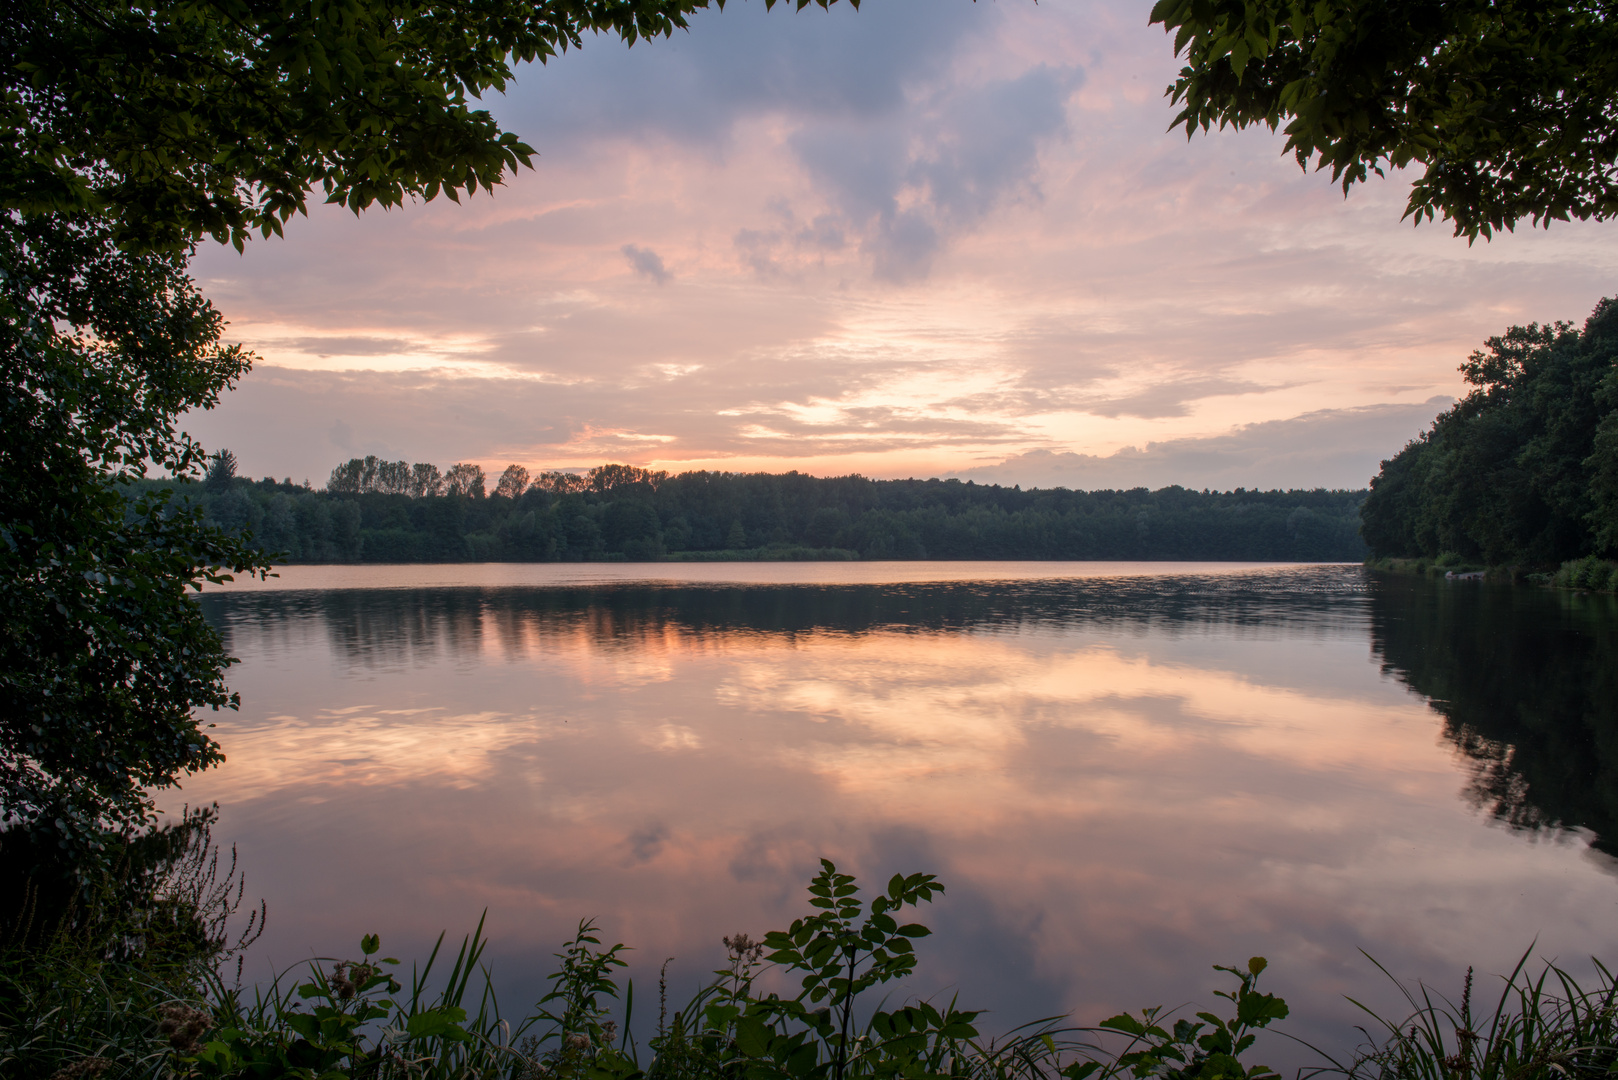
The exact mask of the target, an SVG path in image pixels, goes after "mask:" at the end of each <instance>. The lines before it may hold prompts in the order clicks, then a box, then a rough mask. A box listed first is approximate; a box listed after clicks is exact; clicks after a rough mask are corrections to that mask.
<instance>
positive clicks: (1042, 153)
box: [188, 0, 1618, 487]
mask: <svg viewBox="0 0 1618 1080" xmlns="http://www.w3.org/2000/svg"><path fill="white" fill-rule="evenodd" d="M1147 10H1148V9H1147V5H1146V4H1144V3H1132V2H1127V0H1110V2H1105V3H1094V4H1089V3H1087V4H1079V3H1073V2H1066V0H1049V2H1047V3H1044V4H1040V5H1038V6H1036V5H1034V4H1032V3H1029V2H1025V0H1004V2H1001V3H995V4H989V3H983V4H973V3H969V2H967V0H867V2H866V3H865V4H864V5H862V7H861V9H860V10H859V11H858V12H854V11H852V10H850V9H847V8H846V7H842V6H839V7H838V8H835V9H833V10H832V11H830V12H826V11H820V10H818V9H810V10H805V11H803V12H792V11H789V10H786V5H782V6H780V7H778V8H777V9H776V10H775V11H774V12H770V13H766V12H765V10H764V6H763V4H762V3H758V2H748V3H733V4H731V5H730V6H729V7H728V8H727V9H726V11H724V12H723V13H719V12H708V13H703V14H701V15H699V16H698V17H696V18H694V19H693V21H692V29H691V31H690V32H689V34H683V35H680V36H677V37H676V38H674V39H673V40H669V41H654V42H647V43H642V44H640V45H637V46H636V47H635V48H633V49H628V50H626V49H624V48H623V47H622V46H621V45H619V44H616V43H613V42H609V41H607V40H605V39H596V40H591V41H587V42H586V44H585V48H584V49H583V50H582V51H579V52H575V53H569V54H567V55H565V56H563V57H561V58H559V59H557V60H554V61H553V62H552V63H551V64H550V65H549V67H547V68H543V69H537V68H526V69H524V70H523V71H522V72H521V73H520V75H519V79H518V82H517V83H516V85H515V86H514V87H513V88H512V90H511V92H510V93H509V94H508V95H507V96H506V97H504V98H500V99H496V100H491V101H489V102H488V103H487V104H488V105H489V107H490V108H491V109H492V110H493V111H494V112H495V114H496V115H497V116H498V117H500V118H501V120H502V122H503V123H504V124H505V125H506V126H507V127H508V128H509V129H511V130H513V131H515V132H516V133H517V134H519V135H520V136H521V137H523V138H524V139H525V140H526V141H527V142H529V143H530V144H531V145H533V146H535V147H536V148H537V149H538V150H539V152H540V154H541V156H540V157H539V158H538V159H537V160H536V167H535V169H534V170H532V171H524V172H523V173H521V174H520V175H517V176H515V177H512V178H511V179H510V180H509V182H508V183H507V184H506V185H505V186H504V187H503V188H500V189H498V190H497V191H496V192H495V193H494V194H493V195H492V196H488V195H480V196H478V197H476V198H474V199H471V200H470V201H468V202H465V203H463V204H461V205H455V204H453V203H450V202H448V201H447V200H442V199H440V200H438V201H436V202H434V203H431V204H427V205H416V206H410V207H407V208H404V209H402V210H395V211H392V212H383V211H380V210H371V211H368V212H366V213H364V214H363V215H361V216H360V217H358V218H355V217H354V216H353V215H351V214H349V213H348V212H347V211H343V210H340V209H337V208H332V207H317V208H315V209H313V210H312V212H311V214H310V216H309V218H308V219H307V220H304V219H299V220H295V221H293V222H291V223H289V225H288V228H287V235H286V238H285V239H271V240H264V241H257V242H255V243H253V244H251V245H249V247H248V249H247V252H246V254H245V255H237V254H236V253H235V252H234V251H232V250H229V249H224V248H218V247H207V248H204V249H202V250H200V251H199V253H198V255H197V257H196V259H195V262H194V272H195V273H196V275H197V277H198V279H199V281H200V282H201V284H202V287H203V288H204V290H205V291H206V293H207V294H208V295H209V296H210V297H211V298H212V299H213V300H214V301H215V303H216V304H217V305H218V306H219V307H220V309H221V310H222V311H223V313H224V314H225V316H226V317H227V318H228V319H229V320H230V322H231V327H230V331H229V333H230V334H231V335H232V336H233V337H234V338H236V339H239V340H241V341H242V342H243V343H244V344H246V345H247V346H248V347H249V348H251V349H253V350H254V351H255V352H256V353H257V354H258V355H259V357H260V362H259V363H258V364H257V365H256V367H255V370H254V371H253V372H252V373H251V374H250V375H249V376H248V377H247V378H246V379H245V380H244V382H243V384H242V385H241V387H240V388H239V389H237V390H236V391H234V392H233V393H231V394H230V395H227V397H226V399H225V401H224V403H223V404H222V405H221V406H220V407H219V408H218V409H217V410H215V411H214V412H212V413H208V414H201V415H195V416H193V417H191V418H190V419H189V425H188V426H189V428H190V430H191V431H192V432H193V434H195V435H197V436H198V437H199V438H201V439H202V441H203V442H204V443H205V444H206V445H207V446H208V447H209V448H210V449H212V448H216V447H221V446H228V447H229V448H231V449H233V450H234V451H235V452H236V453H237V455H238V457H239V458H240V460H241V463H242V470H243V472H244V473H246V474H250V475H253V476H261V475H270V474H273V475H275V476H278V477H279V476H292V477H293V478H294V479H300V480H301V479H303V478H305V477H308V478H309V479H310V480H312V481H313V482H314V483H315V484H316V485H317V486H318V485H320V484H321V483H323V482H324V478H325V476H326V474H327V472H328V471H329V470H330V469H331V467H332V466H333V465H335V464H337V463H338V462H340V461H342V460H346V459H347V458H349V457H353V456H362V455H365V454H377V455H379V456H381V457H384V458H388V459H398V458H402V459H405V460H409V461H431V462H435V463H439V464H441V465H442V464H447V463H450V462H453V461H471V462H476V463H479V464H482V465H483V466H484V468H485V469H486V470H487V471H490V472H491V473H497V472H498V471H499V470H500V469H502V468H503V467H504V466H505V465H506V464H507V463H517V464H521V465H524V466H526V467H527V468H529V469H530V470H531V471H538V470H542V469H556V468H564V469H578V468H588V467H590V466H594V465H597V464H601V463H602V462H605V461H618V462H624V463H630V464H637V465H643V466H647V467H651V468H659V469H667V470H670V471H680V470H684V469H688V468H709V469H725V470H733V471H751V470H767V471H785V470H788V469H798V470H800V471H805V472H810V473H814V474H816V475H832V474H841V473H848V472H859V473H863V474H865V475H870V476H878V477H890V476H900V477H902V476H917V477H925V476H950V475H955V476H963V477H969V478H970V477H975V478H977V479H979V480H982V481H992V482H1002V483H1008V484H1009V483H1022V484H1023V485H1025V486H1027V485H1030V484H1039V485H1041V486H1049V485H1053V484H1064V485H1066V486H1071V487H1113V486H1136V485H1138V484H1144V485H1146V486H1162V485H1164V484H1168V483H1176V482H1177V483H1183V484H1185V485H1187V486H1191V487H1205V486H1213V487H1235V486H1248V487H1272V486H1304V487H1314V486H1330V487H1336V486H1359V485H1361V484H1363V483H1364V482H1365V481H1366V479H1368V478H1369V476H1370V475H1371V473H1373V472H1374V471H1375V468H1376V463H1377V461H1378V460H1379V459H1380V458H1382V457H1386V456H1389V455H1391V454H1392V453H1393V452H1395V451H1397V450H1398V449H1399V447H1400V446H1402V445H1403V443H1404V442H1405V441H1406V440H1408V439H1409V438H1411V437H1413V436H1414V435H1416V434H1417V433H1418V432H1419V431H1420V430H1422V429H1423V427H1424V426H1425V425H1426V424H1427V422H1429V421H1430V420H1431V419H1432V417H1433V416H1434V415H1436V414H1437V413H1438V412H1439V411H1440V410H1441V409H1443V408H1444V407H1445V406H1446V405H1447V404H1448V402H1449V401H1450V400H1451V399H1453V398H1454V397H1455V396H1458V395H1459V394H1460V393H1462V392H1463V391H1464V387H1463V385H1462V383H1461V381H1460V377H1459V375H1458V373H1457V371H1456V367H1457V365H1458V364H1459V363H1460V362H1461V360H1463V359H1464V358H1465V357H1466V355H1467V354H1468V353H1469V352H1470V351H1471V350H1472V349H1475V348H1477V347H1479V346H1480V345H1481V344H1482V342H1483V340H1484V338H1486V337H1488V336H1490V335H1493V334H1498V333H1501V332H1502V331H1504V330H1505V328H1506V327H1507V326H1509V325H1511V324H1513V323H1525V322H1529V321H1541V322H1544V321H1550V320H1555V319H1568V320H1572V321H1575V322H1578V321H1582V319H1583V318H1584V317H1585V316H1586V315H1588V313H1589V311H1590V310H1591V308H1592V307H1593V306H1594V305H1595V303H1596V301H1597V300H1598V299H1600V298H1601V297H1602V296H1603V295H1606V294H1608V293H1612V292H1618V289H1615V288H1614V287H1613V286H1612V284H1611V282H1612V281H1613V280H1615V275H1614V273H1613V270H1614V264H1615V262H1618V259H1615V256H1614V253H1613V248H1612V245H1611V244H1610V243H1607V242H1606V241H1607V239H1608V237H1609V235H1610V229H1611V226H1610V225H1589V224H1565V223H1558V224H1556V225H1555V226H1554V227H1553V228H1551V229H1550V230H1548V231H1545V230H1532V229H1527V228H1525V229H1523V230H1522V231H1520V232H1519V233H1516V234H1510V235H1506V236H1503V237H1500V238H1497V239H1495V240H1494V241H1493V242H1490V243H1479V244H1477V245H1474V246H1470V247H1469V246H1468V245H1467V244H1466V243H1465V241H1463V240H1458V239H1455V238H1454V237H1452V236H1451V235H1450V230H1449V228H1448V227H1447V226H1446V225H1444V224H1443V223H1430V224H1427V225H1423V226H1421V227H1419V228H1412V227H1411V225H1410V224H1409V223H1408V222H1402V221H1401V220H1400V215H1401V214H1402V212H1403V206H1404V199H1405V195H1406V192H1407V189H1408V181H1407V180H1406V179H1405V178H1403V177H1399V176H1394V177H1390V178H1388V179H1385V180H1376V181H1373V182H1372V183H1370V184H1367V185H1364V186H1362V187H1359V188H1356V189H1355V190H1354V191H1353V192H1352V193H1351V194H1350V195H1349V196H1348V197H1347V198H1346V199H1345V198H1344V196H1343V194H1342V192H1341V191H1340V190H1339V189H1338V188H1337V187H1336V186H1335V185H1334V184H1332V182H1331V181H1330V178H1329V176H1327V175H1325V174H1316V173H1308V174H1305V173H1303V172H1301V171H1300V170H1299V169H1298V167H1297V165H1296V163H1295V162H1293V161H1292V160H1291V159H1290V158H1289V157H1283V156H1282V155H1281V144H1282V139H1281V137H1280V136H1278V135H1272V134H1269V133H1266V132H1256V131H1249V132H1244V133H1231V132H1225V133H1213V134H1209V135H1199V136H1198V137H1196V138H1194V139H1192V140H1190V141H1189V142H1187V140H1186V139H1185V137H1184V135H1183V134H1180V133H1174V132H1170V131H1168V130H1167V129H1168V127H1169V124H1170V122H1171V120H1172V118H1173V114H1174V110H1173V107H1172V105H1171V104H1170V103H1169V102H1168V101H1167V99H1166V98H1164V97H1163V94H1162V91H1163V88H1164V87H1165V86H1166V85H1167V84H1168V83H1169V82H1170V81H1171V80H1172V78H1173V75H1174V72H1175V71H1176V70H1177V67H1178V63H1177V61H1176V59H1175V57H1174V56H1173V55H1172V53H1171V45H1170V43H1169V41H1168V40H1167V39H1166V38H1165V36H1164V35H1163V34H1162V32H1161V31H1160V30H1158V29H1156V28H1153V27H1150V26H1148V25H1147Z"/></svg>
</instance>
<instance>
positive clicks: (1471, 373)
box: [1362, 300, 1618, 565]
mask: <svg viewBox="0 0 1618 1080" xmlns="http://www.w3.org/2000/svg"><path fill="white" fill-rule="evenodd" d="M1461 372H1462V374H1464V375H1465V377H1466V381H1467V382H1469V383H1471V384H1472V386H1473V388H1474V389H1473V390H1472V392H1471V393H1469V394H1468V395H1467V396H1466V397H1465V398H1463V399H1461V400H1460V401H1458V402H1456V404H1455V406H1454V407H1453V408H1451V409H1450V410H1449V411H1447V412H1445V413H1444V414H1443V415H1442V416H1440V417H1439V418H1438V419H1437V420H1435V421H1434V422H1433V426H1432V429H1431V430H1430V431H1428V432H1426V433H1425V434H1423V435H1422V436H1421V437H1420V438H1418V439H1415V440H1414V441H1412V442H1411V443H1410V444H1409V445H1408V446H1406V447H1405V448H1404V450H1402V451H1401V452H1400V453H1399V454H1397V455H1396V456H1394V457H1393V458H1391V459H1389V460H1387V461H1384V462H1383V463H1382V471H1381V472H1380V473H1379V474H1378V475H1377V476H1376V477H1375V478H1374V479H1373V480H1372V481H1371V495H1370V497H1369V498H1368V499H1366V501H1365V506H1364V508H1363V510H1362V515H1363V518H1364V525H1363V534H1364V536H1365V542H1366V543H1367V544H1368V545H1369V546H1370V548H1371V551H1372V553H1373V554H1374V555H1378V556H1427V557H1429V558H1436V557H1439V556H1442V555H1445V554H1451V555H1456V556H1459V557H1460V558H1462V559H1466V560H1470V561H1481V562H1486V563H1490V564H1494V565H1503V564H1508V563H1509V564H1522V565H1535V564H1542V565H1554V564H1556V563H1558V562H1561V561H1563V560H1567V559H1576V558H1580V557H1582V556H1587V555H1603V554H1618V301H1614V300H1603V301H1601V303H1600V304H1598V305H1597V306H1596V309H1595V311H1594V312H1593V313H1592V314H1591V316H1590V318H1589V320H1588V321H1587V322H1586V323H1585V324H1584V327H1583V329H1582V330H1581V329H1579V328H1576V327H1574V326H1573V325H1572V324H1571V323H1566V322H1559V323H1555V324H1553V325H1550V326H1541V325H1538V324H1530V325H1528V326H1514V327H1512V328H1511V329H1509V330H1507V331H1506V332H1505V333H1504V334H1501V335H1500V336H1498V337H1492V338H1490V339H1489V340H1488V341H1487V342H1485V347H1484V349H1482V350H1480V351H1478V352H1475V353H1473V354H1472V355H1471V357H1470V358H1468V359H1467V361H1466V362H1465V363H1464V364H1462V365H1461Z"/></svg>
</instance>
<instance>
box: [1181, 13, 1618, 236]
mask: <svg viewBox="0 0 1618 1080" xmlns="http://www.w3.org/2000/svg"><path fill="white" fill-rule="evenodd" d="M1151 18H1152V21H1153V22H1154V23H1161V24H1162V25H1163V27H1164V28H1165V29H1166V30H1168V31H1169V32H1171V33H1173V34H1174V44H1175V50H1176V52H1177V53H1180V52H1183V53H1184V54H1185V58H1186V66H1185V67H1184V68H1183V69H1182V70H1181V72H1180V76H1179V78H1178V80H1176V82H1175V83H1174V85H1173V86H1172V87H1171V88H1170V91H1169V93H1170V95H1171V97H1172V98H1173V100H1174V101H1175V102H1176V103H1177V104H1180V105H1181V106H1182V108H1181V110H1180V113H1179V115H1178V116H1177V117H1175V124H1176V125H1178V126H1183V127H1184V128H1185V130H1186V133H1187V135H1191V134H1193V133H1195V132H1196V131H1198V130H1203V131H1206V130H1208V129H1209V128H1211V127H1213V126H1214V125H1216V124H1217V125H1218V126H1220V127H1224V126H1226V125H1230V126H1233V127H1237V128H1243V127H1248V126H1250V125H1254V124H1264V125H1267V126H1268V127H1269V128H1270V129H1271V130H1275V129H1277V128H1282V127H1283V125H1284V128H1283V130H1284V131H1285V133H1286V136H1287V149H1288V150H1290V151H1292V153H1293V154H1295V155H1296V156H1297V159H1298V162H1299V164H1301V165H1303V166H1305V167H1307V166H1308V165H1309V164H1310V163H1311V162H1314V163H1315V164H1316V165H1317V167H1318V168H1321V169H1325V168H1330V169H1331V172H1332V176H1333V178H1334V179H1337V180H1339V181H1341V182H1342V185H1343V190H1344V191H1345V192H1347V190H1348V189H1349V188H1350V187H1351V186H1352V185H1354V184H1356V183H1360V182H1362V181H1364V180H1365V179H1366V178H1367V177H1368V175H1369V174H1370V173H1372V172H1375V173H1378V174H1381V172H1382V170H1383V167H1384V166H1392V167H1394V168H1402V167H1404V166H1406V165H1411V164H1416V165H1420V166H1422V167H1423V168H1424V170H1425V171H1424V172H1423V174H1422V175H1421V177H1420V178H1419V179H1417V181H1416V183H1415V186H1414V188H1413V189H1412V191H1411V193H1410V202H1409V206H1408V208H1407V210H1406V216H1407V217H1414V218H1415V219H1416V220H1418V221H1419V220H1421V219H1423V218H1425V219H1428V220H1431V219H1432V218H1434V217H1435V216H1441V217H1443V218H1445V219H1446V220H1451V221H1453V222H1454V224H1455V233H1456V235H1458V236H1459V235H1464V236H1466V237H1467V238H1468V239H1476V238H1477V237H1478V236H1480V235H1481V236H1484V237H1489V236H1491V235H1493V234H1494V233H1495V232H1496V231H1498V230H1500V229H1511V228H1512V227H1513V226H1514V224H1515V223H1516V222H1517V221H1519V220H1521V219H1522V218H1525V217H1526V218H1530V219H1531V220H1533V221H1534V222H1535V223H1536V224H1547V225H1548V224H1549V223H1550V222H1551V221H1553V220H1559V221H1566V220H1568V219H1570V218H1578V219H1580V220H1587V219H1591V218H1593V219H1595V220H1598V221H1599V220H1604V219H1606V218H1609V217H1612V216H1613V215H1614V214H1618V3H1614V0H1503V2H1502V0H1158V3H1157V4H1156V6H1155V7H1154V8H1153V9H1152V16H1151Z"/></svg>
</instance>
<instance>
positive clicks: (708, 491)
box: [147, 455, 1365, 563]
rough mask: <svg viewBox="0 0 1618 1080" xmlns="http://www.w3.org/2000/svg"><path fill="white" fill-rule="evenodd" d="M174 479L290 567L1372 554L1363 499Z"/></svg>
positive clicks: (376, 464) (392, 474) (690, 484)
mask: <svg viewBox="0 0 1618 1080" xmlns="http://www.w3.org/2000/svg"><path fill="white" fill-rule="evenodd" d="M446 477H447V478H448V479H446ZM163 483H164V482H160V481H148V482H147V485H148V486H159V485H161V484H163ZM172 486H173V487H175V488H176V489H177V490H176V495H177V497H179V498H180V499H181V500H182V501H184V502H188V503H189V504H191V505H196V506H199V507H200V508H201V510H202V512H203V515H204V517H205V520H207V521H209V522H210V523H212V524H215V525H217V526H218V527H219V528H221V529H223V530H225V531H227V532H229V533H231V534H232V535H245V536H249V537H250V538H251V540H252V542H253V543H255V544H257V545H260V546H261V547H262V549H263V550H264V551H265V552H266V553H267V554H273V553H280V555H279V557H278V558H277V559H276V561H277V562H377V563H406V562H543V561H588V560H602V559H607V560H613V559H617V560H629V561H645V560H657V559H664V558H673V559H681V560H712V559H725V560H731V559H736V560H741V559H790V558H798V559H854V558H858V559H1188V560H1200V559H1208V560H1252V561H1298V562H1355V561H1358V560H1360V559H1362V558H1364V557H1365V547H1364V544H1363V543H1362V542H1361V541H1360V538H1359V535H1358V531H1359V506H1360V502H1361V501H1362V500H1363V498H1364V495H1365V493H1364V492H1362V491H1361V492H1355V491H1326V490H1321V489H1316V490H1313V491H1247V490H1242V489H1238V490H1236V491H1231V492H1206V491H1190V490H1187V489H1185V488H1180V487H1170V488H1163V489H1161V490H1159V491H1147V490H1146V489H1144V488H1137V489H1135V490H1132V491H1092V492H1084V491H1069V490H1066V489H1064V488H1054V489H1031V490H1028V491H1023V490H1021V489H1020V488H1015V487H999V486H996V485H983V484H974V483H971V482H970V481H966V482H963V481H960V480H869V479H866V478H864V477H861V476H841V477H830V478H817V477H813V476H806V475H804V474H802V473H796V472H791V473H781V474H771V473H719V472H686V473H680V474H678V475H673V476H671V475H668V474H667V473H661V472H650V471H647V470H645V469H638V468H634V467H632V466H626V465H603V466H600V467H599V468H596V469H592V470H590V471H589V472H588V473H585V474H582V475H575V474H569V473H545V474H541V475H540V476H538V477H535V478H532V479H530V478H529V476H528V474H527V472H526V471H525V470H523V469H521V468H520V467H518V466H512V467H511V468H509V469H507V470H506V472H505V474H504V475H503V476H502V477H501V478H500V480H499V483H498V484H497V485H496V486H495V490H494V491H493V493H489V494H486V493H485V488H486V481H485V479H484V476H483V472H482V470H481V469H478V468H477V467H476V466H471V465H456V466H453V467H451V468H450V469H448V470H446V471H444V472H443V473H440V471H439V470H438V469H437V468H436V467H435V466H432V465H414V466H411V465H409V464H407V463H405V462H402V461H401V462H385V461H377V460H376V459H374V458H366V459H355V460H353V461H351V462H348V463H346V464H344V465H340V466H338V468H337V469H335V470H333V473H332V477H331V479H330V481H329V482H328V484H327V486H326V488H325V489H324V490H319V491H316V490H312V489H310V488H308V487H307V486H302V485H294V484H292V483H291V482H290V481H276V480H273V479H268V478H267V479H264V480H260V481H249V480H246V479H244V478H240V477H236V476H235V475H234V467H233V464H232V461H231V459H229V458H226V457H224V456H223V455H219V456H216V458H215V462H214V468H213V469H212V470H211V471H210V474H209V478H208V479H207V480H206V481H205V482H203V483H201V484H178V485H172Z"/></svg>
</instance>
